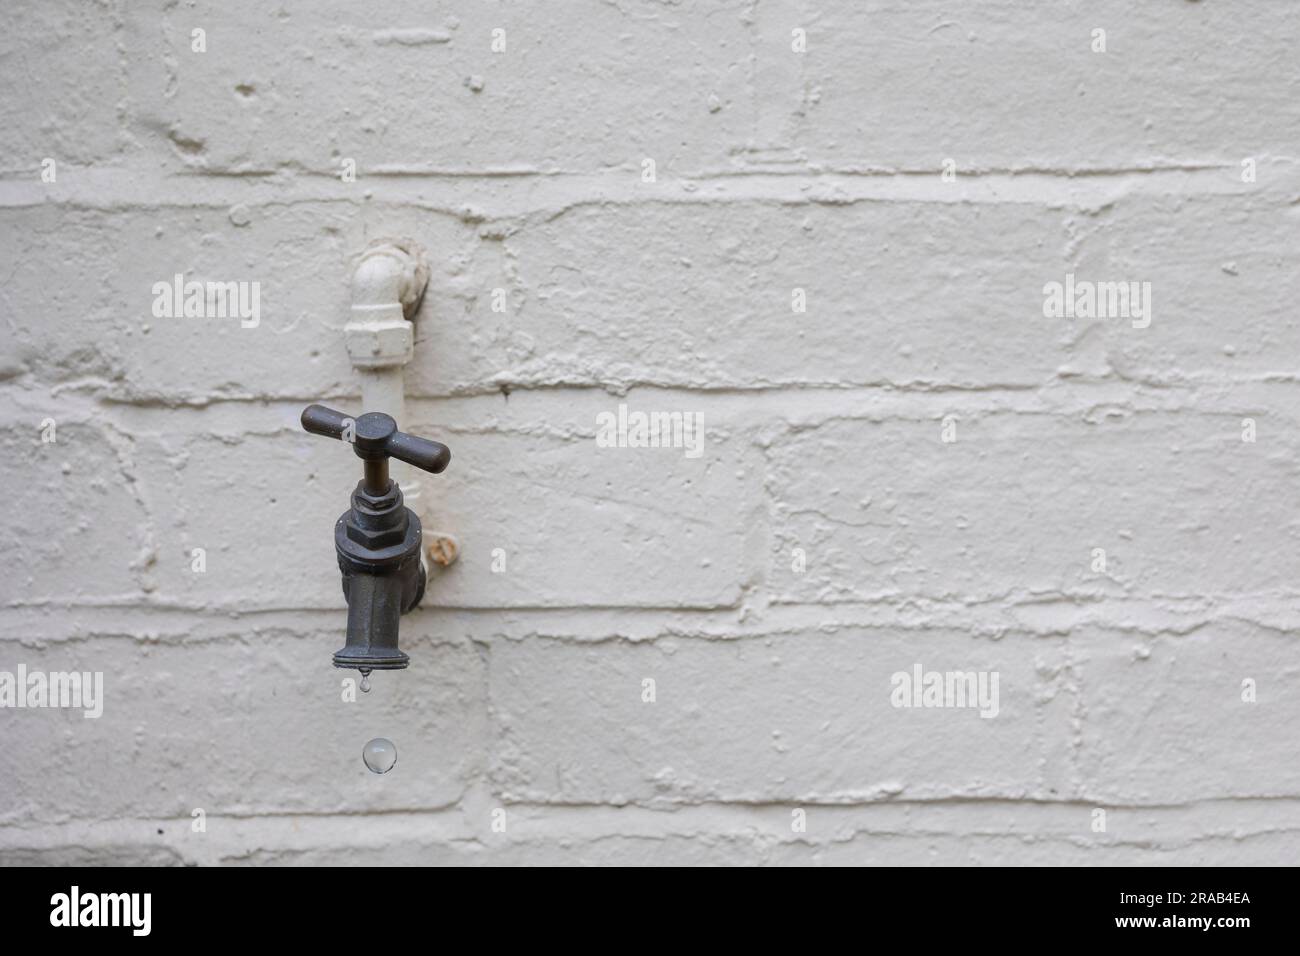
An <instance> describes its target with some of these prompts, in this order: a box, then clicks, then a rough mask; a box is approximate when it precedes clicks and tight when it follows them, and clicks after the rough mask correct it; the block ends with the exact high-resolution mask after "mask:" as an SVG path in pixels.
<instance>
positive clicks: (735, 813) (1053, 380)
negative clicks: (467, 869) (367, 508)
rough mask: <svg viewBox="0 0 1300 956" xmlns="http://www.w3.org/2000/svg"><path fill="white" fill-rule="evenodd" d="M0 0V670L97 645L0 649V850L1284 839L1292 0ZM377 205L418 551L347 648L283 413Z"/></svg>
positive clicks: (318, 453)
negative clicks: (1, 686) (406, 316)
mask: <svg viewBox="0 0 1300 956" xmlns="http://www.w3.org/2000/svg"><path fill="white" fill-rule="evenodd" d="M10 6H12V7H14V9H13V10H10V11H7V12H8V13H9V16H8V17H7V20H8V22H9V29H7V30H6V31H5V32H4V33H3V35H2V36H0V78H2V79H3V81H4V86H5V89H6V95H5V97H4V98H3V102H2V103H0V128H3V129H4V135H3V136H0V220H2V221H3V228H0V313H2V314H3V317H4V321H3V322H0V473H2V479H3V485H4V488H5V491H6V493H7V494H8V495H9V496H10V510H9V513H8V515H7V517H6V520H5V521H4V522H3V526H2V528H0V534H2V535H3V539H2V540H0V671H9V672H12V671H14V670H15V669H16V668H17V667H18V666H19V665H20V664H21V665H23V666H24V667H26V668H27V669H28V670H29V671H33V670H38V671H49V672H57V671H73V670H77V671H87V672H102V673H103V675H104V688H105V691H104V693H105V700H104V712H103V716H102V717H100V718H98V719H85V718H83V716H82V713H81V712H80V711H79V710H75V709H32V708H25V709H17V708H14V709H10V708H4V709H0V739H2V740H3V744H4V746H3V747H0V862H3V863H27V862H42V863H70V862H86V863H177V864H179V863H203V864H216V863H245V864H247V863H308V864H315V863H349V862H356V863H401V864H413V863H455V864H476V863H589V864H595V863H633V864H637V863H655V864H662V863H723V864H745V863H769V864H794V865H797V864H818V863H822V864H830V863H887V864H934V863H950V864H1007V863H1034V864H1042V863H1058V864H1068V865H1090V864H1124V865H1130V864H1131V865H1150V864H1161V863H1190V864H1232V863H1245V864H1276V863H1287V862H1294V860H1295V858H1296V854H1297V852H1300V743H1298V741H1300V734H1297V733H1296V729H1297V726H1300V723H1298V722H1300V639H1298V638H1297V636H1296V631H1297V629H1298V628H1300V584H1298V583H1297V582H1300V509H1298V508H1297V504H1296V502H1297V496H1296V489H1297V488H1298V487H1300V459H1298V456H1297V452H1298V451H1300V447H1298V446H1300V403H1298V401H1297V399H1300V366H1298V363H1300V312H1298V311H1297V310H1298V308H1300V306H1297V303H1300V78H1297V74H1296V70H1295V68H1294V66H1295V50H1296V48H1297V44H1300V12H1298V11H1297V10H1296V9H1294V8H1293V7H1292V6H1291V5H1289V4H1286V3H1279V2H1271V0H1255V2H1243V3H1238V4H1229V3H1221V2H1214V0H1206V2H1199V3H1193V2H1181V0H1180V2H1174V0H1169V2H1161V3H1149V4H1142V5H1141V7H1140V8H1139V7H1137V6H1135V5H1133V4H1131V3H1126V2H1118V0H1105V2H1088V3H1084V2H1066V3H1059V4H1022V3H1012V2H1005V0H979V2H973V3H966V4H952V3H946V2H932V0H918V2H904V0H891V2H866V3H854V4H830V3H817V2H811V0H809V2H793V0H791V2H775V3H768V2H761V3H760V2H752V0H747V2H723V3H702V2H701V3H690V2H687V3H681V4H673V3H661V2H653V0H618V2H609V3H595V2H592V3H574V2H558V0H555V2H544V3H534V4H527V5H523V6H520V5H507V4H504V3H491V2H475V3H472V4H471V3H464V4H451V3H446V4H438V3H428V2H423V0H421V2H414V0H411V2H393V3H382V4H363V5H358V4H355V3H344V2H339V0H328V2H322V3H313V4H310V5H285V6H283V7H274V6H268V5H266V4H258V3H252V2H245V0H241V2H237V3H220V4H216V3H203V2H195V3H185V4H176V3H170V2H142V3H129V4H128V3H126V2H121V0H118V2H114V0H105V2H101V3H96V4H79V3H77V4H74V3H69V2H61V0H60V2H48V0H47V2H18V3H15V4H10ZM1098 29H1102V30H1104V31H1105V38H1104V45H1105V49H1104V51H1102V50H1099V49H1097V45H1098V40H1097V34H1096V33H1095V31H1096V30H1098ZM195 30H201V31H202V43H201V44H199V45H201V46H202V47H203V49H202V50H198V49H196V43H197V41H196V39H195V38H196V34H195V33H194V31H195ZM795 47H802V49H801V50H796V49H795ZM47 161H49V162H47ZM651 168H653V176H651V175H649V170H650V169H651ZM349 169H354V170H355V177H352V176H350V175H347V173H348V170H349ZM945 170H948V171H949V172H950V173H951V174H950V175H945ZM395 236H396V237H408V238H410V239H413V240H415V241H416V242H418V243H419V244H420V245H422V246H423V247H424V249H425V250H426V251H427V254H428V258H429V261H430V264H431V267H432V276H431V279H430V282H429V287H428V291H427V293H426V295H425V298H424V301H423V304H422V307H421V309H420V313H419V316H418V317H417V320H416V345H415V359H414V361H413V362H412V363H411V365H410V366H409V367H408V368H407V390H408V409H409V411H408V418H409V419H410V420H409V421H406V422H403V423H402V425H403V426H404V427H406V428H407V429H408V430H410V431H413V432H416V433H420V434H426V435H429V436H431V437H436V438H439V439H441V440H443V441H445V442H447V443H448V444H449V445H450V446H451V448H452V451H453V461H452V465H451V467H450V469H449V470H448V471H447V472H446V473H445V474H444V475H442V476H440V477H438V478H432V479H429V480H428V481H427V482H426V484H425V500H426V501H427V502H428V503H429V507H430V509H431V513H430V515H429V516H428V517H427V519H426V525H428V526H429V527H430V528H436V529H438V530H443V531H448V532H451V533H454V534H455V535H456V537H457V539H458V540H459V543H460V549H461V553H460V558H459V560H458V561H457V562H456V563H455V564H453V565H451V566H450V567H449V568H446V569H439V570H438V571H437V572H436V574H435V577H434V578H433V580H432V581H431V582H430V585H429V589H428V593H427V596H426V599H425V602H424V606H423V607H422V608H420V609H418V610H417V611H416V612H414V613H413V614H411V615H410V616H408V617H406V618H404V619H403V622H402V644H403V647H404V648H405V649H406V650H408V652H409V653H410V654H411V658H412V666H411V668H410V669H409V670H408V671H406V672H403V673H398V674H378V675H376V676H375V677H374V678H373V680H372V683H373V689H372V690H371V692H370V693H368V694H358V695H357V699H356V701H355V702H349V701H345V700H344V699H343V689H342V688H341V686H340V681H341V678H342V677H343V676H344V675H343V674H342V673H341V672H338V671H335V670H334V669H333V668H331V667H330V654H331V653H332V652H333V651H334V650H335V649H336V648H337V647H338V646H339V645H341V643H342V627H343V620H344V604H343V601H342V595H341V591H340V587H339V578H338V570H337V566H336V563H335V558H334V554H333V550H332V538H331V530H332V526H333V522H334V519H335V518H336V517H337V515H338V513H339V512H340V511H342V510H343V508H344V507H345V506H346V502H347V494H348V492H349V490H350V488H351V486H352V484H353V483H354V482H355V480H356V478H357V467H356V462H355V459H354V458H353V457H352V456H350V455H349V454H347V453H346V450H345V449H340V448H338V447H335V446H332V445H330V444H329V443H327V442H325V441H323V440H322V439H319V438H314V437H311V436H308V435H306V434H304V433H303V432H302V431H301V429H300V428H299V427H298V424H297V418H298V414H299V412H300V411H301V409H302V407H303V406H304V405H305V404H307V403H308V402H311V401H324V402H327V403H329V404H331V405H334V406H336V407H339V408H343V409H346V410H348V411H352V412H359V411H361V410H362V409H360V408H359V406H358V401H359V395H360V389H359V385H358V382H357V379H356V376H355V373H354V371H353V369H352V367H351V365H350V363H349V361H348V356H347V353H346V350H345V347H344V341H343V336H342V332H341V330H342V326H343V323H344V322H345V321H346V319H347V310H348V302H349V298H348V296H349V279H350V276H351V270H352V268H353V266H354V264H355V262H356V259H357V256H358V254H359V253H360V252H361V251H362V250H363V249H364V248H365V247H366V245H367V244H368V243H369V242H371V241H372V240H374V239H377V238H382V237H395ZM176 274H181V275H183V276H184V277H185V279H186V280H195V281H199V282H209V281H210V282H223V283H224V282H233V283H257V284H258V288H259V290H260V316H259V321H258V323H257V324H256V326H255V327H248V328H245V327H241V323H240V321H239V319H238V318H232V317H229V316H227V317H217V316H210V317H190V318H183V317H182V318H175V317H171V318H169V317H159V316H157V315H155V314H154V312H153V304H154V294H153V292H152V291H151V290H152V288H153V286H154V284H155V283H158V282H164V283H170V282H171V281H172V278H173V276H175V275H176ZM1067 274H1069V275H1074V276H1076V277H1078V278H1079V279H1081V280H1088V281H1093V282H1130V281H1132V282H1146V283H1150V288H1151V290H1152V292H1151V295H1152V298H1151V311H1150V316H1149V318H1150V320H1151V321H1150V324H1149V326H1147V327H1145V328H1143V327H1135V326H1140V325H1141V323H1134V322H1132V321H1130V319H1129V318H1128V317H1123V316H1106V317H1064V316H1062V317H1056V318H1053V317H1047V316H1045V314H1044V291H1043V290H1044V286H1045V285H1046V284H1047V283H1052V282H1064V281H1065V277H1066V276H1067ZM798 301H802V304H803V305H804V308H803V309H802V310H797V307H796V305H795V303H796V302H798ZM620 405H625V406H626V407H627V409H628V410H630V411H632V412H637V411H643V412H662V413H681V414H683V415H691V416H699V420H700V421H701V422H702V424H703V443H702V453H701V454H700V455H699V456H698V457H692V456H690V455H688V454H687V453H686V449H684V448H681V447H667V448H620V447H603V446H602V444H601V442H600V441H599V440H598V437H599V434H600V426H599V423H600V422H601V420H602V416H607V415H613V416H617V414H618V412H619V406H620ZM50 422H52V423H53V427H54V429H55V432H54V434H55V436H56V437H55V439H54V440H53V441H49V440H45V438H46V437H47V436H46V434H45V433H46V432H47V431H48V426H47V424H46V423H50ZM1247 439H1251V440H1247ZM195 549H202V552H203V554H204V567H203V570H202V571H196V570H195V569H194V568H195V565H194V555H195ZM1099 551H1102V552H1104V558H1103V559H1102V563H1101V564H1099V559H1098V552H1099ZM918 663H919V664H921V665H922V666H923V667H924V668H925V669H926V670H933V671H962V672H979V673H984V674H993V673H996V674H997V675H998V677H999V680H1000V683H999V689H1000V700H999V706H998V712H997V715H996V716H995V717H992V718H990V719H982V718H981V717H980V716H979V714H978V713H977V712H975V711H974V710H972V709H962V708H907V707H898V706H894V702H893V701H892V700H891V682H892V681H891V679H892V675H894V674H896V673H900V672H902V673H909V672H911V669H912V668H913V667H914V665H916V664H918ZM647 682H653V700H652V701H651V700H648V699H647V698H648V696H650V695H649V693H648V691H647V687H649V686H651V685H650V684H648V683H647ZM1244 682H1246V683H1248V684H1249V685H1250V686H1251V687H1253V689H1254V693H1253V697H1254V699H1253V700H1250V699H1243V698H1244V697H1245V698H1249V697H1250V696H1251V694H1249V693H1247V692H1246V691H1245V690H1244V689H1243V687H1244ZM373 737H387V738H390V739H391V740H392V741H393V742H394V744H395V745H396V747H397V749H398V751H399V753H400V754H401V759H400V761H399V762H398V765H397V766H396V767H395V768H394V770H393V771H392V772H391V773H388V774H386V775H384V776H382V777H380V776H376V775H374V774H372V773H369V772H368V771H367V770H366V768H365V767H364V766H363V765H362V762H361V760H360V757H359V755H360V753H361V748H362V746H363V745H364V744H365V742H366V741H367V740H369V739H371V738H373ZM199 810H201V811H202V814H201V817H202V819H203V820H204V822H205V829H203V830H202V831H201V832H197V831H196V829H195V825H194V821H195V820H196V819H198V817H196V811H199ZM1099 811H1104V817H1099V816H1098V812H1099ZM1099 819H1104V827H1099V826H1098V825H1097V821H1098V820H1099ZM801 824H802V825H801Z"/></svg>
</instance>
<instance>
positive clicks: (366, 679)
mask: <svg viewBox="0 0 1300 956" xmlns="http://www.w3.org/2000/svg"><path fill="white" fill-rule="evenodd" d="M361 693H363V694H369V693H370V671H362V672H361Z"/></svg>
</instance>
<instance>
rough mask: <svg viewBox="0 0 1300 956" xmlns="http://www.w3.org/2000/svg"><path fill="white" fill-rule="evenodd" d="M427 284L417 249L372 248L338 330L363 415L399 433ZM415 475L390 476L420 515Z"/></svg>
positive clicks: (402, 244)
mask: <svg viewBox="0 0 1300 956" xmlns="http://www.w3.org/2000/svg"><path fill="white" fill-rule="evenodd" d="M428 282H429V266H428V263H427V262H426V261H425V258H424V252H423V250H422V249H420V247H419V246H418V245H416V244H415V243H413V242H410V241H408V240H380V241H377V242H374V243H371V245H370V246H369V247H368V248H367V249H366V251H365V252H363V253H362V254H361V259H360V261H359V262H358V263H357V267H356V270H355V271H354V272H353V274H352V309H351V312H350V314H349V316H348V321H347V323H346V324H345V325H344V326H343V336H344V339H345V340H346V342H347V347H348V356H349V358H351V360H352V365H353V367H354V368H355V369H356V371H357V374H358V376H359V377H360V379H361V405H362V410H363V411H367V412H383V413H384V414H386V415H391V416H392V417H393V418H394V419H395V420H396V421H397V423H398V427H403V428H404V427H407V425H408V422H407V420H406V383H405V376H404V367H405V365H406V363H407V362H409V361H410V360H411V356H412V355H413V354H414V345H415V327H414V326H413V325H412V324H411V319H412V318H413V317H414V316H415V313H416V311H417V310H418V309H419V307H420V300H421V299H423V298H424V289H425V286H426V285H428ZM417 474H418V472H417V471H416V469H414V468H412V467H411V466H410V465H407V464H406V463H404V462H400V461H394V462H393V475H392V477H393V480H394V481H396V482H397V484H398V486H399V487H400V488H401V489H402V495H403V497H405V499H406V506H407V507H408V508H410V509H411V510H412V511H414V512H415V513H416V514H417V515H422V514H423V513H424V512H423V508H422V502H421V498H422V495H421V487H420V484H421V483H420V480H419V479H418V478H417V477H416V476H417ZM423 560H424V557H423V554H422V555H421V561H423Z"/></svg>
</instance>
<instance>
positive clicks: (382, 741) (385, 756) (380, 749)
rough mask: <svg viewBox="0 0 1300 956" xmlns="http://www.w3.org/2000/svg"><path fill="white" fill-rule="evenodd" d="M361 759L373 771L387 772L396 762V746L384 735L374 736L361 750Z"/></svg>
mask: <svg viewBox="0 0 1300 956" xmlns="http://www.w3.org/2000/svg"><path fill="white" fill-rule="evenodd" d="M361 759H362V760H364V761H365V762H366V766H367V767H369V768H370V770H371V771H373V772H374V773H388V771H390V770H392V769H393V764H395V763H397V748H396V747H394V746H393V742H392V741H391V740H388V739H387V738H385V737H376V738H375V739H374V740H372V741H370V743H368V744H366V746H365V749H364V750H362V751H361Z"/></svg>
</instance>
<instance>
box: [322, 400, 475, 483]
mask: <svg viewBox="0 0 1300 956" xmlns="http://www.w3.org/2000/svg"><path fill="white" fill-rule="evenodd" d="M302 427H303V428H304V429H306V430H307V431H309V432H311V433H312V434H313V435H324V436H326V437H327V438H337V439H339V440H340V441H350V442H351V443H352V450H353V451H355V452H356V453H357V457H358V458H364V459H366V460H367V461H377V460H379V459H385V458H390V457H392V458H398V459H400V460H402V461H404V462H406V463H407V464H410V465H414V466H415V467H416V468H420V469H423V470H424V471H428V472H432V473H433V474H435V475H436V474H439V473H441V472H442V471H443V470H444V469H445V468H446V467H447V463H448V462H450V461H451V449H450V448H448V447H447V446H446V445H444V444H443V443H442V442H440V441H433V440H431V439H428V438H420V437H418V436H416V435H408V434H407V433H406V432H399V431H398V430H397V422H395V421H393V419H392V417H391V416H389V415H385V414H384V413H383V412H366V413H365V414H364V415H359V416H357V417H356V418H351V417H349V416H347V415H344V414H343V413H342V412H337V411H335V410H334V409H332V408H326V407H325V406H324V405H308V406H307V407H306V408H304V409H303V412H302Z"/></svg>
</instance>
